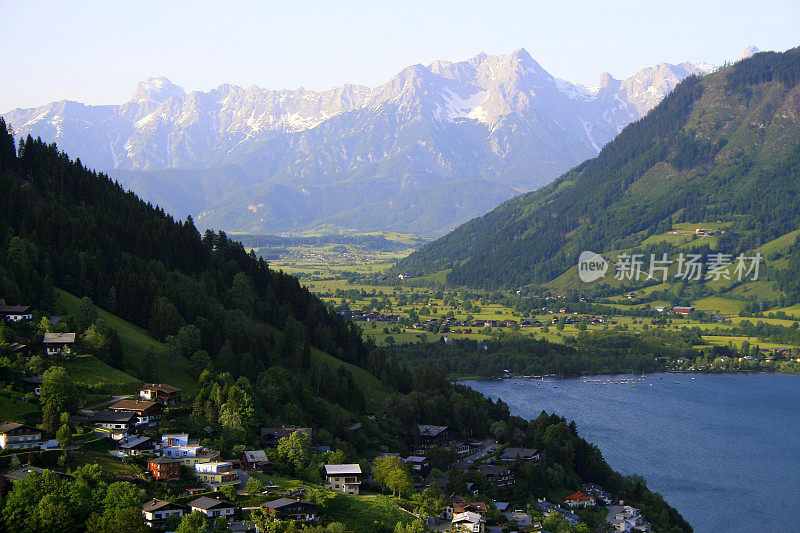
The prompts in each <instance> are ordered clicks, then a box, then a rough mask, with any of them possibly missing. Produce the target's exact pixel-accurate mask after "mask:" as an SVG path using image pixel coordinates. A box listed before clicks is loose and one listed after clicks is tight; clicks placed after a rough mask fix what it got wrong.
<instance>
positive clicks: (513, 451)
mask: <svg viewBox="0 0 800 533" xmlns="http://www.w3.org/2000/svg"><path fill="white" fill-rule="evenodd" d="M539 457H540V455H539V450H537V449H535V448H506V449H505V450H503V453H502V454H501V455H500V460H501V461H503V462H506V463H513V462H514V461H516V460H517V459H521V460H522V461H538V460H539Z"/></svg>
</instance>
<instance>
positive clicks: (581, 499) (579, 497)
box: [564, 492, 595, 507]
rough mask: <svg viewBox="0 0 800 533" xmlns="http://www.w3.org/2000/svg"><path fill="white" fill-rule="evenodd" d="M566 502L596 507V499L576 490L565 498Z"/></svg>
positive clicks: (570, 504) (575, 505)
mask: <svg viewBox="0 0 800 533" xmlns="http://www.w3.org/2000/svg"><path fill="white" fill-rule="evenodd" d="M564 503H565V504H566V505H569V506H570V507H594V505H595V500H594V497H593V496H589V495H588V494H585V493H583V492H575V493H573V494H570V495H569V496H567V497H566V498H564Z"/></svg>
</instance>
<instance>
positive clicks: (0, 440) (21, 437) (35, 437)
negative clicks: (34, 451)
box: [0, 422, 43, 450]
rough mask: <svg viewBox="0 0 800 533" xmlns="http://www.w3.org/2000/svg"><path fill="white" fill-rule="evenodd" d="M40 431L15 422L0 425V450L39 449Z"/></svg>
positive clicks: (40, 442)
mask: <svg viewBox="0 0 800 533" xmlns="http://www.w3.org/2000/svg"><path fill="white" fill-rule="evenodd" d="M42 443H43V441H42V431H41V430H39V429H36V428H35V427H31V426H26V425H24V424H17V423H16V422H2V423H0V449H3V450H20V449H24V448H39V447H41V445H42Z"/></svg>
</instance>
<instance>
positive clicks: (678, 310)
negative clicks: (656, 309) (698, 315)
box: [672, 306, 694, 316]
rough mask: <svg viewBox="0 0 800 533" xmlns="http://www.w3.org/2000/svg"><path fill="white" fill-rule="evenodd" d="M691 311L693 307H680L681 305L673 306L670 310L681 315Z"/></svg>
mask: <svg viewBox="0 0 800 533" xmlns="http://www.w3.org/2000/svg"><path fill="white" fill-rule="evenodd" d="M692 311H694V307H681V306H678V307H673V308H672V312H673V313H676V314H679V315H683V316H687V315H688V314H689V313H691V312H692Z"/></svg>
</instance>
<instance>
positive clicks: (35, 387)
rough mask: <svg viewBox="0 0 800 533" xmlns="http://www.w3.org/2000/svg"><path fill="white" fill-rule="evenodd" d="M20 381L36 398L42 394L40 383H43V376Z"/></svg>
mask: <svg viewBox="0 0 800 533" xmlns="http://www.w3.org/2000/svg"><path fill="white" fill-rule="evenodd" d="M22 381H23V382H24V383H25V387H26V388H27V389H28V390H29V391H30V392H32V393H34V394H35V395H36V396H39V394H41V392H42V382H43V381H44V376H32V377H29V378H22Z"/></svg>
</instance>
